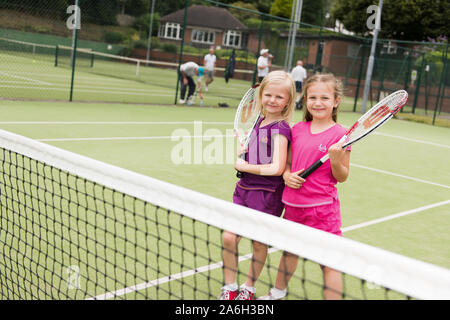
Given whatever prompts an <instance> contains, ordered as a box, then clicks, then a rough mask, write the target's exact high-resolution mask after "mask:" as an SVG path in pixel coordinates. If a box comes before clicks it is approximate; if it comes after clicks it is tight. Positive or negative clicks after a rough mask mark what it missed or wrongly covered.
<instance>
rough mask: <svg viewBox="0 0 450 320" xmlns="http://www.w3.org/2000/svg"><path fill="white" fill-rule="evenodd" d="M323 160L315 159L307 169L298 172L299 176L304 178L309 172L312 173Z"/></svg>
mask: <svg viewBox="0 0 450 320" xmlns="http://www.w3.org/2000/svg"><path fill="white" fill-rule="evenodd" d="M324 162H325V161H322V159H319V160H317V161H316V162H314V163H313V164H312V165H311V166H310V167H309V168H308V169H306V170H305V171H303V172H302V173H300V174H299V177H301V178H303V179H306V177H308V176H309V175H310V174H311V173H313V172H314V171H315V170H316V169H317V168H319V167H320V166H321V165H322V164H323V163H324Z"/></svg>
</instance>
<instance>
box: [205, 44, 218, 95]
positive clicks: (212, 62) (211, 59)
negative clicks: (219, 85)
mask: <svg viewBox="0 0 450 320" xmlns="http://www.w3.org/2000/svg"><path fill="white" fill-rule="evenodd" d="M216 60H217V58H216V55H215V54H214V46H211V47H209V53H208V54H207V55H206V56H205V58H204V59H203V61H204V62H203V65H204V66H205V74H206V77H205V78H206V79H205V91H206V92H207V91H208V85H210V84H211V82H213V81H214V70H215V68H216Z"/></svg>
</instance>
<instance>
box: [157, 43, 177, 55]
mask: <svg viewBox="0 0 450 320" xmlns="http://www.w3.org/2000/svg"><path fill="white" fill-rule="evenodd" d="M161 47H162V50H163V51H165V52H170V53H177V52H178V46H177V45H176V44H173V43H163V44H162V46H161Z"/></svg>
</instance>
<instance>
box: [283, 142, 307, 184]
mask: <svg viewBox="0 0 450 320" xmlns="http://www.w3.org/2000/svg"><path fill="white" fill-rule="evenodd" d="M291 164H292V145H291V144H290V145H289V149H288V156H287V160H286V168H285V169H284V173H283V180H284V183H285V184H286V185H287V186H288V187H290V188H293V189H298V188H300V187H301V186H302V184H303V182H305V179H303V178H301V177H299V174H300V173H302V172H303V171H304V169H302V170H299V171H297V172H291Z"/></svg>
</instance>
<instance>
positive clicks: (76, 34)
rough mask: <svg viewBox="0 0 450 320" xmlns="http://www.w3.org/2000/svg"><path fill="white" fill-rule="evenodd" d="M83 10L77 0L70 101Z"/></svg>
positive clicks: (70, 99)
mask: <svg viewBox="0 0 450 320" xmlns="http://www.w3.org/2000/svg"><path fill="white" fill-rule="evenodd" d="M80 15H81V12H80V7H79V0H75V26H74V29H73V39H72V60H71V64H72V78H71V80H70V97H69V101H73V84H74V80H75V62H76V60H77V44H78V28H79V27H80V26H79V25H78V21H80V20H81V17H80Z"/></svg>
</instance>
